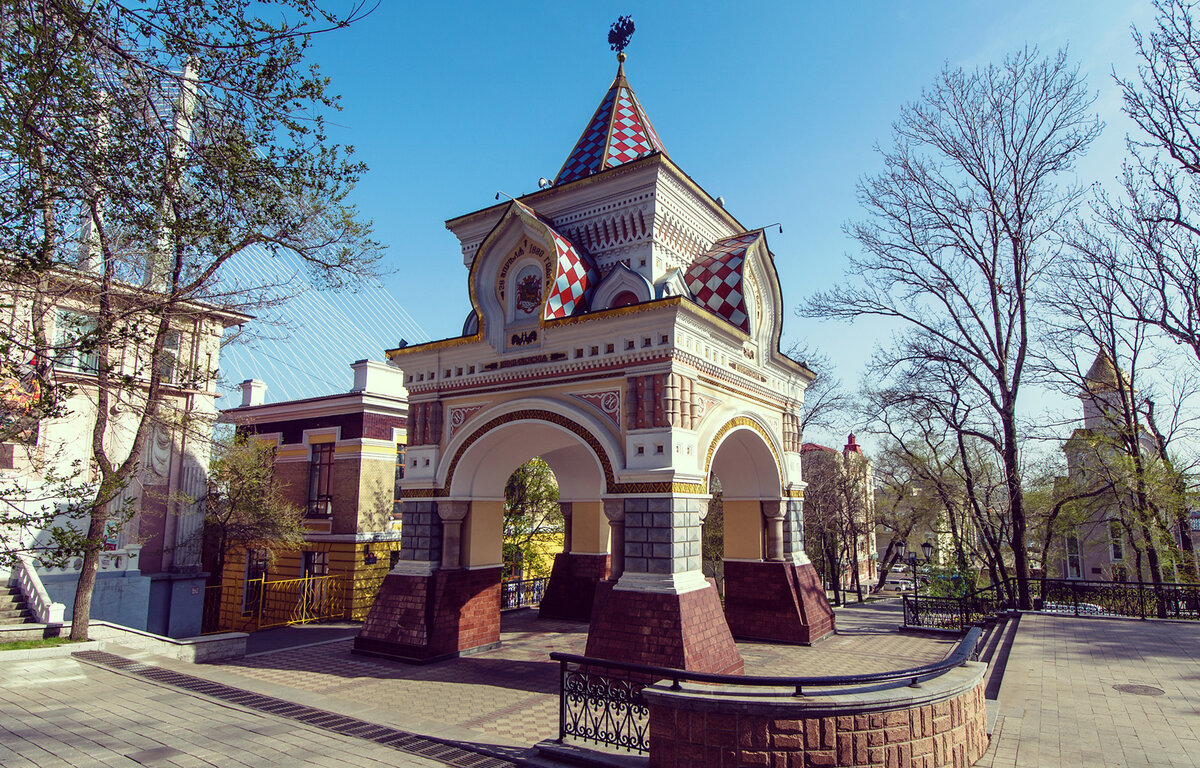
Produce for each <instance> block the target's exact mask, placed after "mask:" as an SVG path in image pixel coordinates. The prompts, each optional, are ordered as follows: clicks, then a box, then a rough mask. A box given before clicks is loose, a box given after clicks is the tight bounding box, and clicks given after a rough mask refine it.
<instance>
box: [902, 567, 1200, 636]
mask: <svg viewBox="0 0 1200 768" xmlns="http://www.w3.org/2000/svg"><path fill="white" fill-rule="evenodd" d="M1029 590H1030V594H1031V597H1032V598H1033V607H1034V610H1038V611H1042V612H1044V613H1054V614H1064V615H1071V616H1125V617H1130V618H1139V619H1155V618H1157V619H1187V620H1193V621H1200V584H1177V583H1143V584H1138V583H1133V582H1113V581H1083V580H1080V579H1030V581H1029ZM1015 591H1016V580H1015V579H1009V580H1008V581H1007V582H1006V583H1005V584H1004V588H1001V586H1000V585H992V586H990V587H987V588H985V589H981V590H978V591H976V592H972V593H971V594H969V595H966V596H964V597H922V596H912V595H904V596H903V600H904V625H905V626H907V627H922V628H937V629H957V630H962V629H965V628H967V627H968V626H970V625H971V624H972V623H974V622H976V621H980V620H981V619H984V618H987V617H989V616H994V615H995V614H997V613H999V612H1000V611H1002V610H1006V609H1010V608H1014V607H1015V605H1014V604H1013V601H1012V599H1011V597H1008V596H1009V595H1013V594H1015Z"/></svg>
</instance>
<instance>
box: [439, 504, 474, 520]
mask: <svg viewBox="0 0 1200 768" xmlns="http://www.w3.org/2000/svg"><path fill="white" fill-rule="evenodd" d="M470 511H471V502H469V501H438V503H437V513H438V517H440V518H441V519H442V520H443V521H450V520H459V521H461V520H464V519H466V517H467V513H468V512H470Z"/></svg>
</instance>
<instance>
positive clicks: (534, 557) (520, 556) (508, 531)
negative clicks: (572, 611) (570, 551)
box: [503, 456, 564, 579]
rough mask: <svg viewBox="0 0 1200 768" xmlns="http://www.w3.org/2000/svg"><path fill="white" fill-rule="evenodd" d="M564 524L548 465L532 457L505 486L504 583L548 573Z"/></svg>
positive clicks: (561, 539) (556, 489)
mask: <svg viewBox="0 0 1200 768" xmlns="http://www.w3.org/2000/svg"><path fill="white" fill-rule="evenodd" d="M563 533H564V520H563V514H562V508H561V507H560V506H559V504H558V481H557V480H555V478H554V473H553V472H552V471H551V470H550V465H549V464H547V463H546V461H545V460H544V459H542V458H540V457H537V456H535V457H534V458H532V459H530V460H529V461H527V462H525V463H524V464H522V465H521V466H519V467H517V469H516V471H514V472H513V473H512V475H510V476H509V478H508V482H507V483H506V484H505V486H504V539H503V547H504V552H503V554H504V574H503V577H504V578H505V579H509V578H522V577H524V576H525V575H526V574H534V575H536V574H542V573H548V571H549V565H550V561H551V559H552V555H553V553H554V552H556V551H559V550H561V549H562V545H563V544H562V543H563Z"/></svg>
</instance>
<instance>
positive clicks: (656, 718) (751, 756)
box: [646, 663, 988, 768]
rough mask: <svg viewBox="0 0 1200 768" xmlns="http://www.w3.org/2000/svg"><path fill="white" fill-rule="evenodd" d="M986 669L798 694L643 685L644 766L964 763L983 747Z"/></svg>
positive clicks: (923, 766) (970, 667)
mask: <svg viewBox="0 0 1200 768" xmlns="http://www.w3.org/2000/svg"><path fill="white" fill-rule="evenodd" d="M985 669H986V665H984V664H978V663H970V664H967V665H966V666H962V667H956V668H954V669H952V670H950V671H948V672H946V673H944V674H943V675H942V676H940V677H938V678H936V679H934V680H929V681H925V682H923V683H922V684H921V687H920V688H908V686H905V685H903V684H900V685H899V686H897V687H895V688H891V689H885V690H878V689H875V690H864V691H863V692H859V693H851V694H838V695H834V696H804V697H799V698H796V697H789V696H778V697H767V698H765V699H764V697H762V696H761V695H760V696H758V697H756V698H751V697H749V696H744V695H743V696H736V695H735V696H724V695H713V694H712V693H711V690H712V689H708V691H709V693H707V694H706V693H704V692H703V691H702V690H701V689H700V687H699V686H694V685H693V686H685V687H684V690H683V691H681V692H675V691H670V690H667V689H666V688H665V687H658V686H656V687H652V688H647V689H646V698H647V700H648V701H649V703H650V768H695V766H705V767H706V768H742V766H769V767H770V768H776V767H784V768H808V767H809V766H872V767H874V768H967V766H969V765H971V764H972V763H974V762H975V761H976V760H978V759H979V758H980V757H981V756H982V755H983V753H984V751H986V749H987V741H988V737H987V716H986V714H985V710H984V697H983V688H984V686H983V672H984V670H985ZM739 690H741V691H745V690H746V689H744V688H742V689H739Z"/></svg>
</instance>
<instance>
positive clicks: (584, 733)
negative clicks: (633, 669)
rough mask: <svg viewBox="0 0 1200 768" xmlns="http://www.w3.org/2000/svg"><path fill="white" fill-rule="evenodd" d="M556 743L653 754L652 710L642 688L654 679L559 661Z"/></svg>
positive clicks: (608, 667)
mask: <svg viewBox="0 0 1200 768" xmlns="http://www.w3.org/2000/svg"><path fill="white" fill-rule="evenodd" d="M559 667H560V670H561V679H560V683H559V709H558V712H559V718H558V740H559V741H560V742H561V741H562V740H563V739H564V738H568V737H569V738H574V739H579V740H582V741H586V742H591V743H593V744H603V745H606V746H610V747H618V748H620V749H627V750H630V751H631V752H649V751H650V708H649V707H648V706H646V700H645V699H644V698H643V697H642V689H643V688H645V687H646V686H647V685H648V684H650V683H652V682H654V680H655V679H656V678H652V677H648V676H646V675H634V674H631V673H630V672H629V671H628V670H623V669H619V668H616V667H611V666H608V665H603V662H600V663H599V664H578V663H576V664H571V663H569V662H567V661H562V660H560V661H559Z"/></svg>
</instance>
